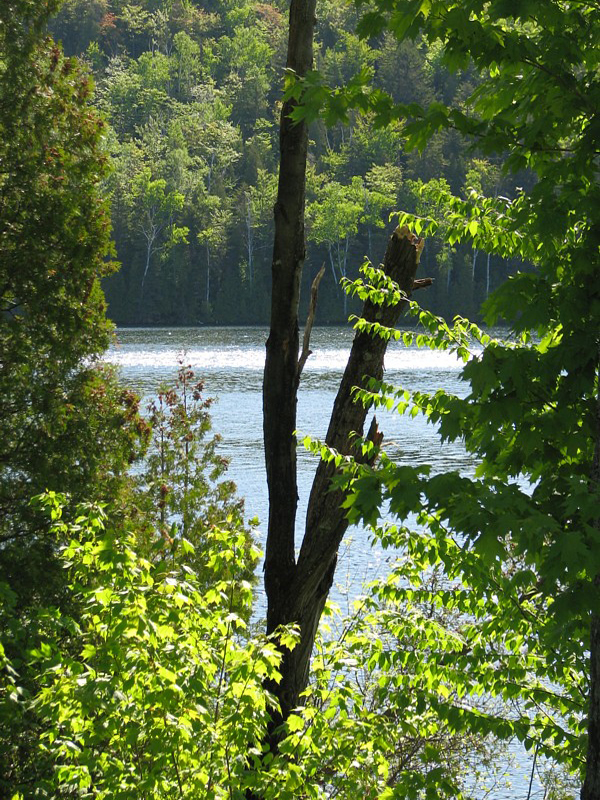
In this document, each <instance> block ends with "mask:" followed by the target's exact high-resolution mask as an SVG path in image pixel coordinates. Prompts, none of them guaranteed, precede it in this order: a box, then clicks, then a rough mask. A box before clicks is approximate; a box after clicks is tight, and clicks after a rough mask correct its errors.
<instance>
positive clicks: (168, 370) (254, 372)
mask: <svg viewBox="0 0 600 800" xmlns="http://www.w3.org/2000/svg"><path fill="white" fill-rule="evenodd" d="M267 335H268V332H267V330H266V329H263V328H174V329H167V328H124V329H119V331H118V332H117V344H116V345H115V346H113V347H112V348H111V350H110V352H109V356H108V358H109V360H110V361H111V362H113V363H115V364H118V365H119V367H120V368H121V371H122V375H123V379H124V382H125V383H127V384H128V385H130V386H132V387H133V388H134V389H136V390H137V391H138V392H139V393H140V394H141V395H142V396H143V397H144V398H145V399H146V400H149V399H150V398H151V397H152V396H153V395H154V394H155V392H156V390H157V387H158V386H159V385H160V384H161V383H163V382H165V381H167V382H168V381H172V379H173V377H174V376H175V375H176V372H177V369H178V360H179V359H180V358H181V357H182V356H183V358H184V361H185V363H186V364H190V365H191V366H192V369H193V370H194V372H195V373H196V375H197V376H198V377H200V378H202V379H203V380H204V384H205V393H206V395H207V396H209V397H214V398H215V403H214V405H213V407H212V410H211V413H212V419H213V426H214V429H215V431H216V432H218V433H220V434H221V435H222V437H223V441H222V448H221V452H222V453H223V454H224V455H225V456H227V458H229V459H230V462H231V463H230V468H229V475H230V477H231V478H232V479H233V480H234V481H235V483H236V484H237V486H238V490H239V493H240V495H241V496H242V497H244V499H245V503H246V511H247V514H248V516H249V517H258V519H259V521H260V523H261V524H260V527H259V539H260V540H261V544H264V533H265V532H266V521H267V519H268V501H267V487H266V474H265V466H264V458H263V453H262V374H263V368H264V360H265V342H266V339H267ZM352 336H353V331H352V329H351V328H349V327H348V328H342V327H336V328H315V329H313V334H312V340H311V349H312V350H313V355H311V356H310V358H309V359H308V362H307V364H306V366H305V368H304V371H303V373H302V379H301V384H300V392H299V397H298V431H299V433H300V434H310V435H311V436H314V437H324V435H325V432H326V430H327V425H328V422H329V415H330V413H331V407H332V404H333V400H334V397H335V393H336V391H337V387H338V384H339V380H340V377H341V375H342V373H343V370H344V368H345V366H346V362H347V360H348V353H349V350H350V345H351V342H352ZM385 364H386V380H388V381H390V382H392V383H394V384H397V385H401V386H403V387H405V388H407V389H417V388H418V389H421V390H423V391H435V390H436V389H438V388H440V387H444V388H446V389H448V390H450V391H453V392H456V393H462V392H464V384H462V382H461V381H460V379H459V369H460V364H461V362H459V361H458V360H457V359H456V357H455V356H453V355H452V354H450V353H439V352H432V351H430V350H423V349H418V348H417V347H411V348H406V347H404V346H403V345H400V344H398V343H391V344H390V347H389V350H388V354H387V356H386V362H385ZM377 418H378V422H379V425H380V428H381V429H382V430H383V432H384V437H385V438H384V446H385V449H386V451H387V452H388V453H389V454H390V455H391V456H393V457H394V458H396V459H398V460H401V461H405V462H406V463H411V464H412V463H416V462H419V461H421V462H424V463H429V464H431V465H432V466H433V469H434V470H438V471H439V470H443V469H446V468H452V469H459V470H461V471H463V472H470V471H471V470H472V469H473V464H472V462H471V461H470V460H469V458H468V457H467V455H466V454H465V453H464V451H463V449H462V448H461V447H460V446H459V445H444V446H442V445H440V442H439V439H438V438H437V435H436V432H435V429H434V428H433V426H431V425H429V424H427V422H426V421H425V420H424V419H423V418H422V417H420V416H419V417H417V418H416V419H407V418H404V417H400V416H399V415H397V414H388V413H385V412H382V411H380V412H378V413H377ZM315 467H316V459H315V457H314V456H312V455H311V454H309V453H307V452H306V451H305V450H304V448H303V447H302V446H301V445H300V447H299V450H298V489H299V497H300V500H299V507H298V523H299V524H298V530H299V531H300V530H301V528H302V523H303V521H304V516H305V513H306V504H307V501H308V495H309V492H310V486H311V482H312V477H313V473H314V469H315ZM297 545H299V540H298V542H297ZM387 557H388V555H387V554H385V553H383V552H382V551H380V550H374V549H373V548H372V547H371V546H370V545H369V542H368V541H367V537H366V534H365V533H364V532H363V531H362V530H360V529H357V528H354V529H350V530H349V532H348V534H347V539H346V542H345V543H344V545H343V546H342V552H341V557H340V562H339V567H338V572H337V575H336V578H337V584H336V592H335V594H334V599H335V600H336V602H339V603H342V604H344V601H345V598H346V597H347V596H348V595H350V596H352V595H356V594H357V593H358V592H359V590H360V587H361V585H362V582H363V581H364V580H372V579H373V578H375V577H378V576H381V575H382V574H384V572H383V573H382V570H385V559H386V558H387Z"/></svg>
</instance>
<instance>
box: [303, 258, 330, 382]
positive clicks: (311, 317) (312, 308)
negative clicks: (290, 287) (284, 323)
mask: <svg viewBox="0 0 600 800" xmlns="http://www.w3.org/2000/svg"><path fill="white" fill-rule="evenodd" d="M323 275H325V264H323V266H322V267H321V269H320V270H319V271H318V273H317V274H316V275H315V279H314V280H313V282H312V286H311V287H310V304H309V307H308V317H307V318H306V326H305V328H304V338H303V339H302V353H301V354H300V359H299V361H298V377H300V375H301V374H302V370H303V369H304V365H305V364H306V362H307V360H308V357H309V356H310V355H311V354H312V350H311V349H310V334H311V333H312V327H313V323H314V321H315V312H316V310H317V298H318V296H319V284H320V283H321V278H322V277H323Z"/></svg>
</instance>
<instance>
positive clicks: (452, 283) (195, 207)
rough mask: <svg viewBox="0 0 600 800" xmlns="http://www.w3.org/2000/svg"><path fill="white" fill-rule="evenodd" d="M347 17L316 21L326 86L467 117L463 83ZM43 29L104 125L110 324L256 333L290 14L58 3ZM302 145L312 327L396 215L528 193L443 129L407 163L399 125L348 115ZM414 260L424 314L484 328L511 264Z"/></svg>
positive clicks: (468, 76)
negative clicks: (362, 84)
mask: <svg viewBox="0 0 600 800" xmlns="http://www.w3.org/2000/svg"><path fill="white" fill-rule="evenodd" d="M357 19H358V15H357V10H356V9H353V8H352V6H350V5H348V4H346V3H344V2H341V1H340V0H333V1H332V2H327V3H324V4H322V5H321V6H320V7H319V10H318V19H317V24H316V28H315V67H316V68H317V69H319V70H321V71H322V73H323V76H324V78H325V80H327V81H328V83H329V84H330V85H332V86H343V85H344V84H345V83H346V82H348V81H349V80H350V79H351V78H352V76H353V75H355V74H356V73H360V72H361V71H367V72H369V73H370V74H372V76H373V82H374V85H375V86H377V87H380V88H381V89H383V90H384V91H387V92H389V94H390V95H391V96H392V97H393V98H394V100H395V101H397V102H404V103H411V102H419V103H421V104H424V105H427V104H429V103H430V102H434V101H440V102H443V103H457V102H458V103H460V102H461V98H466V97H467V96H468V95H469V94H470V93H471V92H472V91H473V89H474V88H475V86H476V84H477V80H478V79H477V74H476V72H475V71H474V70H473V69H472V68H465V69H461V70H458V71H456V72H455V73H451V72H449V70H448V68H447V67H446V66H445V65H444V64H443V62H442V59H441V58H440V51H439V50H436V48H435V47H429V46H428V45H427V44H426V43H425V42H424V41H416V42H412V41H408V40H407V41H404V42H402V43H398V42H397V40H396V39H395V38H394V37H393V35H392V34H391V33H389V32H385V33H382V34H381V35H378V36H373V37H370V38H369V39H368V40H363V39H360V38H359V37H358V35H357V34H356V31H355V27H356V22H357ZM50 31H51V32H52V34H53V35H54V36H55V38H57V39H58V40H60V41H61V42H62V44H63V47H64V48H65V51H66V53H67V54H73V55H77V56H78V57H80V58H82V59H83V60H84V62H85V63H86V65H87V67H88V69H89V70H90V72H91V74H92V75H93V78H94V81H95V84H96V89H95V100H94V103H95V105H96V106H97V108H98V109H99V110H100V112H101V113H102V115H103V116H104V117H105V119H106V120H107V121H108V124H109V127H108V130H107V133H106V149H107V152H108V153H109V154H110V156H111V163H112V165H113V172H112V174H111V175H110V177H109V178H108V179H107V181H106V185H105V189H104V191H105V192H108V193H110V197H111V220H112V225H113V237H114V241H115V244H116V258H117V260H118V261H119V262H120V265H121V266H120V269H119V270H118V272H117V273H116V274H113V275H112V276H110V277H108V278H106V279H105V280H104V282H103V286H104V290H105V293H106V297H107V301H108V312H109V316H110V317H111V318H112V319H113V320H114V321H115V322H117V323H118V324H119V325H132V324H135V325H140V324H142V325H148V324H151V325H160V324H169V325H194V324H229V325H232V324H252V323H254V324H257V323H262V324H265V323H266V322H267V321H268V313H269V302H270V299H269V298H270V268H271V242H272V236H273V205H274V202H275V191H276V184H277V164H278V158H279V152H278V137H279V133H278V122H277V116H278V109H279V107H280V102H281V101H280V87H281V81H282V76H283V72H284V66H285V64H284V59H285V46H286V36H287V10H286V4H285V3H282V2H272V3H255V2H249V0H234V1H233V2H225V3H219V2H214V3H207V4H203V5H202V7H200V6H198V5H196V4H190V3H184V2H182V0H173V2H168V3H166V2H156V0H135V1H134V2H123V0H93V2H91V1H90V0H67V1H66V2H65V3H64V4H63V5H62V7H61V9H60V10H59V12H58V14H57V16H56V17H55V18H54V19H53V20H52V21H51V23H50ZM310 138H311V143H310V169H309V173H308V184H307V238H308V242H307V247H308V249H307V262H306V269H305V270H304V275H303V283H302V307H303V308H304V309H306V304H307V302H308V296H309V288H310V284H311V282H312V279H313V278H314V276H315V274H316V273H317V272H318V270H319V269H320V267H321V265H322V264H325V265H326V274H325V277H324V279H323V281H322V284H321V289H320V301H319V307H318V314H317V322H318V323H320V324H330V323H336V322H337V323H339V322H345V320H346V318H347V316H348V312H349V310H352V311H356V310H357V309H358V306H357V305H356V304H355V303H354V304H353V303H352V301H350V304H349V305H348V302H347V300H346V295H345V293H344V292H343V291H342V290H341V287H340V285H339V283H340V279H341V278H342V277H343V276H346V277H348V278H350V279H352V280H353V279H355V278H356V277H357V275H358V269H359V267H360V266H361V264H362V263H363V261H364V258H365V257H368V258H369V259H370V260H371V261H372V262H373V263H374V264H375V265H377V264H378V263H379V262H380V261H382V260H383V255H384V251H385V242H386V240H387V236H388V234H389V231H390V230H391V229H392V228H393V226H394V224H395V223H394V221H393V220H391V221H390V215H391V214H392V213H393V212H396V211H398V210H402V211H409V212H417V213H427V210H428V208H431V207H432V204H433V200H432V198H433V195H434V193H435V192H436V191H438V190H440V189H444V188H447V189H449V190H451V191H452V192H454V193H457V194H462V195H463V196H466V194H467V192H468V190H469V189H475V190H476V191H479V192H482V193H483V194H487V195H490V196H496V195H505V196H508V197H513V196H514V194H515V187H516V186H517V185H518V186H523V185H525V186H527V185H528V184H530V183H531V178H528V177H527V176H526V175H525V174H522V175H520V176H516V177H515V176H506V175H503V174H502V172H501V158H498V157H497V156H488V157H484V156H482V155H481V154H478V153H477V151H475V150H472V149H470V148H469V146H468V143H467V142H466V140H464V139H463V138H461V137H460V136H459V135H458V134H457V133H455V132H452V131H443V132H441V133H439V134H437V135H436V136H435V137H434V138H433V140H432V141H431V142H430V143H429V144H428V146H427V148H426V150H425V152H424V153H423V154H422V155H419V154H418V153H417V152H415V151H408V150H407V149H406V148H405V146H404V137H403V133H402V124H400V123H397V124H394V125H392V126H388V127H385V128H381V127H380V128H377V127H375V125H374V124H373V120H372V119H370V118H369V117H368V116H367V117H365V116H363V115H359V114H357V113H351V114H350V117H349V120H348V121H347V122H343V123H342V122H339V123H337V124H335V125H333V126H332V127H327V126H326V125H325V123H324V122H323V121H316V122H315V123H314V124H313V125H312V126H311V133H310ZM424 184H428V188H426V189H425V192H424V194H422V190H423V185H424ZM423 258H424V263H425V270H426V272H427V275H430V276H432V277H433V278H434V279H435V284H434V286H433V287H432V289H431V290H430V291H429V292H428V293H427V297H426V298H423V302H424V303H425V304H426V305H427V307H429V308H431V309H432V310H433V311H434V312H435V313H438V314H443V315H444V316H446V317H449V318H450V317H452V316H454V315H455V314H458V313H460V314H462V315H465V316H469V317H471V318H474V319H476V318H478V315H479V309H480V306H481V303H482V301H483V300H484V299H485V297H486V296H487V295H488V294H489V292H490V290H492V289H494V288H495V287H497V286H499V285H500V284H501V283H502V282H503V281H504V280H505V279H506V277H507V276H508V275H509V274H512V273H514V272H515V270H516V269H517V268H518V267H519V266H521V263H520V261H519V260H518V259H514V258H512V259H511V258H501V257H499V256H497V255H492V256H487V255H486V254H485V253H479V252H478V251H477V250H476V249H474V248H472V247H471V246H469V245H467V244H463V245H460V244H455V245H449V244H448V243H446V242H445V241H444V239H443V232H442V233H441V235H438V236H436V237H433V238H431V239H430V240H429V241H428V242H427V245H426V249H425V253H424V256H423Z"/></svg>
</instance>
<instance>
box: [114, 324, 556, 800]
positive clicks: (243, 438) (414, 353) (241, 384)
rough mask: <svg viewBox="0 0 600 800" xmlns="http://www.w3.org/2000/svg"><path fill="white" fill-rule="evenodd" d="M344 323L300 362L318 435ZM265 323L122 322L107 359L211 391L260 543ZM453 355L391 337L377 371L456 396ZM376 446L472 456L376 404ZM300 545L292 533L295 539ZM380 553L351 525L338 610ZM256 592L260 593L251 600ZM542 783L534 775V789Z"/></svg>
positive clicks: (317, 333) (406, 455)
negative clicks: (380, 441) (184, 376)
mask: <svg viewBox="0 0 600 800" xmlns="http://www.w3.org/2000/svg"><path fill="white" fill-rule="evenodd" d="M352 335H353V332H352V330H351V329H350V328H349V327H348V328H341V327H340V328H315V329H314V330H313V334H312V342H311V349H312V350H313V355H311V356H310V358H309V359H308V362H307V364H306V366H305V368H304V371H303V374H302V379H301V384H300V392H299V398H298V430H299V432H300V433H302V434H310V435H312V436H314V437H323V436H324V435H325V431H326V429H327V425H328V421H329V414H330V412H331V407H332V404H333V400H334V397H335V393H336V391H337V387H338V383H339V379H340V377H341V375H342V372H343V370H344V367H345V365H346V361H347V359H348V354H349V350H350V344H351V341H352ZM266 339H267V330H266V329H264V328H208V327H207V328H173V329H170V328H121V329H119V330H118V331H117V342H116V343H115V345H114V346H113V347H111V349H110V351H109V353H108V360H109V361H110V362H112V363H114V364H117V365H118V366H119V367H120V369H121V373H122V377H123V380H124V382H125V383H126V384H128V385H129V386H131V387H132V388H134V389H135V390H136V391H138V392H139V393H140V394H141V395H142V396H143V398H144V400H145V401H149V400H150V399H151V398H152V397H153V396H154V395H155V393H156V390H157V388H158V387H159V386H160V384H161V383H163V382H165V381H167V382H168V381H172V380H173V378H174V377H175V375H176V373H177V369H178V362H179V359H181V358H182V357H183V360H184V363H185V364H190V365H191V366H192V368H193V370H194V371H195V373H196V375H197V376H198V377H199V378H202V379H203V380H204V384H205V393H206V395H207V396H210V397H214V398H216V401H215V403H214V405H213V407H212V419H213V426H214V429H215V431H216V432H218V433H220V434H221V435H222V437H223V441H222V449H221V452H222V453H223V454H224V455H225V456H227V457H228V458H229V459H230V461H231V464H230V468H229V475H230V477H231V478H232V479H233V480H234V481H235V482H236V484H237V486H238V491H239V493H240V495H241V496H243V497H244V499H245V503H246V511H247V514H248V516H249V517H254V516H256V517H258V519H259V520H260V527H259V538H260V539H261V543H262V544H264V534H265V532H266V520H267V518H268V504H267V489H266V476H265V467H264V459H263V453H262V385H261V384H262V372H263V368H264V360H265V342H266ZM460 367H461V362H459V361H458V360H457V359H456V357H455V356H453V355H452V354H449V353H438V352H431V351H429V350H420V349H418V348H417V347H409V348H406V347H404V346H403V345H401V344H398V343H391V344H390V346H389V349H388V353H387V356H386V361H385V368H386V376H385V377H386V380H388V381H389V382H390V383H393V384H395V385H398V386H402V387H403V388H406V389H419V390H421V391H425V392H432V391H435V390H436V389H439V388H444V389H446V390H448V391H451V392H454V393H456V394H459V395H464V394H465V392H466V387H465V385H464V384H463V383H462V382H461V380H460V375H459V373H460ZM377 417H378V422H379V425H380V428H381V429H382V430H383V432H384V437H385V438H384V446H385V449H386V451H387V452H388V454H389V455H391V456H393V457H394V458H395V459H397V460H398V461H399V462H404V463H407V464H415V463H426V464H431V465H432V467H433V469H434V471H441V470H444V469H457V470H459V471H461V472H463V474H470V473H472V472H473V470H474V466H475V465H474V463H473V461H472V460H471V459H470V458H469V457H468V455H467V454H466V453H465V452H464V450H463V449H462V447H461V446H460V445H457V444H451V445H448V444H444V445H443V446H442V445H441V444H440V442H439V439H438V437H437V435H436V431H435V428H434V427H433V426H432V425H429V424H427V422H426V421H425V420H424V419H423V418H422V417H420V416H419V417H417V418H415V419H408V418H405V417H400V416H398V415H395V414H389V413H384V412H381V411H379V412H378V413H377ZM315 467H316V460H315V458H314V457H313V456H311V455H310V454H308V453H306V452H305V451H304V449H303V448H302V447H301V446H300V448H299V458H298V485H299V495H300V501H299V513H298V520H299V530H300V529H301V522H302V520H303V518H304V515H305V513H306V503H307V500H308V494H309V492H310V486H311V481H312V476H313V472H314V469H315ZM297 545H299V541H298V542H297ZM392 558H393V555H390V554H389V553H388V552H384V551H382V550H381V549H377V548H373V547H372V546H371V545H370V544H369V541H368V537H367V534H366V532H365V531H364V530H362V529H360V528H351V529H350V530H349V531H348V534H347V535H346V540H345V542H344V544H343V545H342V552H341V554H340V560H339V565H338V571H337V573H336V581H337V583H336V587H335V591H334V592H333V599H334V600H335V601H336V602H337V603H339V604H340V605H341V607H342V610H345V609H346V607H347V606H348V604H349V603H350V602H351V600H352V598H353V597H355V596H356V595H357V594H359V592H360V590H361V587H362V584H363V582H364V581H368V580H373V579H374V578H376V577H383V576H384V575H385V574H386V572H387V563H388V561H389V560H391V559H392ZM261 607H262V608H264V599H263V598H259V613H260V608H261ZM515 756H516V758H517V762H518V764H517V765H515V766H514V767H513V768H512V769H511V775H510V777H511V780H512V784H513V786H512V789H508V790H507V789H497V790H496V791H493V792H492V794H491V795H489V796H490V797H495V798H498V800H526V798H527V794H528V784H529V774H530V770H531V766H530V762H529V761H528V759H527V758H526V757H524V756H523V754H522V753H521V752H519V751H515ZM542 796H543V791H542V790H541V788H540V786H539V784H537V783H536V784H534V787H533V791H532V793H531V800H533V798H541V797H542Z"/></svg>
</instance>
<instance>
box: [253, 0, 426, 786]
mask: <svg viewBox="0 0 600 800" xmlns="http://www.w3.org/2000/svg"><path fill="white" fill-rule="evenodd" d="M315 2H316V0H292V3H291V7H290V23H289V43H288V59H287V66H288V69H291V70H293V71H294V72H295V73H296V75H298V76H303V75H305V74H306V72H307V70H309V69H311V68H312V60H313V27H314V22H315ZM293 107H294V103H293V102H286V103H285V104H284V106H283V109H282V114H281V128H280V167H279V184H278V192H277V201H276V204H275V238H274V245H273V265H272V297H271V327H270V331H269V338H268V341H267V353H266V362H265V373H264V383H263V414H264V444H265V460H266V468H267V483H268V490H269V526H268V534H267V544H266V554H265V565H264V571H265V590H266V594H267V632H268V633H273V632H274V631H275V630H276V629H277V628H278V626H279V625H286V624H290V623H293V624H296V625H298V626H299V628H300V637H301V638H300V644H299V645H298V646H297V647H296V648H295V649H294V650H293V651H292V652H291V653H290V652H288V651H286V652H285V655H284V659H283V663H282V668H281V671H282V679H281V682H280V683H278V684H275V683H273V684H272V685H270V686H269V688H270V690H271V691H272V692H273V693H274V695H275V696H276V697H277V699H278V701H279V703H280V712H277V713H273V715H272V724H271V727H270V730H269V734H268V741H267V742H265V744H266V745H268V746H269V747H270V748H271V750H276V749H277V745H278V741H279V736H278V732H277V728H278V726H279V725H280V723H281V722H282V721H283V720H285V719H286V718H287V717H288V715H289V713H290V711H291V710H292V709H293V708H294V707H295V706H297V705H298V704H299V702H300V695H301V693H302V691H303V690H304V689H305V688H306V686H307V682H308V670H309V665H310V657H311V652H312V648H313V643H314V638H315V633H316V630H317V626H318V624H319V620H320V617H321V613H322V611H323V607H324V604H325V600H326V599H327V596H328V594H329V590H330V588H331V585H332V582H333V576H334V572H335V566H336V561H337V552H338V548H339V545H340V542H341V540H342V537H343V535H344V532H345V531H346V528H347V521H346V519H345V515H344V513H343V512H342V511H341V509H340V502H341V500H342V498H341V496H340V494H339V493H337V494H336V493H332V492H330V491H329V484H330V480H331V475H332V473H331V470H330V468H329V467H328V466H327V465H325V464H321V465H320V466H319V468H318V470H317V474H316V477H315V482H314V486H313V490H312V494H311V498H310V504H309V509H308V516H307V524H306V533H305V536H304V541H303V543H302V548H301V551H300V555H299V558H298V561H296V555H295V526H296V510H297V502H298V489H297V481H296V438H295V435H294V431H295V430H296V406H297V393H298V384H299V379H300V372H301V366H300V367H299V363H298V355H299V331H298V301H299V294H300V279H301V275H302V267H303V263H304V256H305V238H304V205H305V182H306V158H307V149H308V130H307V126H306V124H305V123H304V122H300V123H299V124H296V125H294V124H293V123H292V122H291V120H290V118H289V115H290V112H291V111H292V110H293ZM421 248H422V242H420V241H419V240H418V239H416V237H413V236H411V235H410V234H409V233H408V230H407V229H403V230H400V229H398V230H396V231H395V232H394V234H393V236H392V237H391V239H390V243H389V245H388V248H387V253H386V256H385V264H384V268H385V270H386V272H387V273H388V275H390V276H391V277H392V278H393V279H394V280H396V281H397V282H398V284H399V285H400V288H401V289H402V290H403V291H404V292H405V293H406V294H407V295H409V294H410V293H411V291H412V288H413V282H414V277H415V272H416V269H417V264H418V260H419V255H420V251H421ZM402 305H403V303H398V304H397V305H396V306H394V307H389V306H388V307H383V308H381V307H376V306H373V305H372V304H370V303H367V304H366V307H365V310H364V316H365V317H366V318H367V319H370V320H372V321H380V322H381V323H383V324H385V325H394V324H395V322H396V320H397V319H398V317H399V315H400V312H401V310H402ZM385 347H386V345H385V342H384V341H383V340H381V339H372V338H371V337H369V336H367V335H366V334H357V336H356V337H355V340H354V344H353V347H352V352H351V355H350V360H349V362H348V366H347V368H346V372H345V374H344V378H343V380H342V384H341V386H340V390H339V392H338V396H337V398H336V401H335V406H334V410H333V414H332V418H331V423H330V426H329V431H328V434H327V439H326V441H327V443H328V444H330V445H332V446H333V447H335V448H336V449H338V450H340V451H341V452H344V453H347V452H348V450H349V440H348V437H349V434H350V433H351V432H353V431H356V432H357V433H359V434H362V431H363V425H364V421H365V416H366V413H367V412H366V410H365V409H364V408H363V407H362V406H359V405H355V404H354V403H353V402H352V397H351V390H352V387H353V386H356V385H360V384H361V381H362V379H363V376H364V375H365V374H368V375H371V376H373V377H375V378H378V377H381V375H382V373H383V355H384V352H385ZM247 796H248V797H253V795H252V794H248V795H247Z"/></svg>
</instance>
